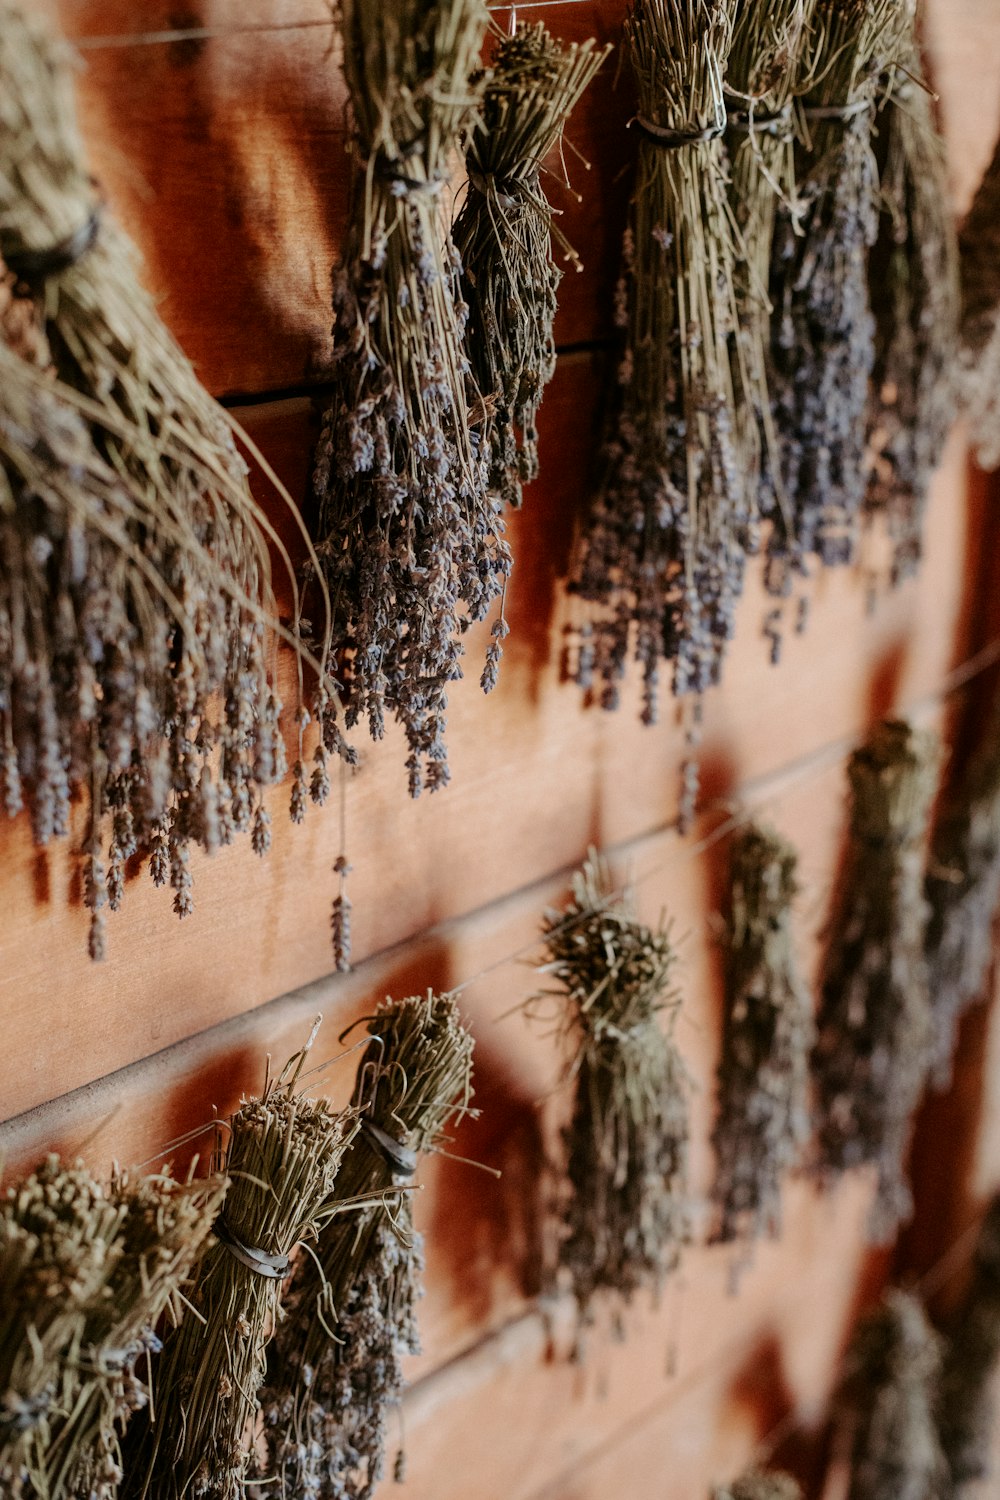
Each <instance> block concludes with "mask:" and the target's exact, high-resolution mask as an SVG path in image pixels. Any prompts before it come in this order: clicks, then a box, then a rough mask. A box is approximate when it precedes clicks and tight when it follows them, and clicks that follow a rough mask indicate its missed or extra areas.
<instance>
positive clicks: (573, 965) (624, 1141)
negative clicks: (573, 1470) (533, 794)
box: [535, 851, 690, 1315]
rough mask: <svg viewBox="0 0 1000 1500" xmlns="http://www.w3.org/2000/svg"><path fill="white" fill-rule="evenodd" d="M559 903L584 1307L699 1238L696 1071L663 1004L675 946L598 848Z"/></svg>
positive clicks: (562, 1020) (671, 998)
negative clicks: (694, 1235)
mask: <svg viewBox="0 0 1000 1500" xmlns="http://www.w3.org/2000/svg"><path fill="white" fill-rule="evenodd" d="M572 890H573V896H572V900H571V901H570V903H569V905H568V906H567V907H566V909H565V910H564V911H560V912H555V911H553V912H549V913H548V914H547V915H546V918H545V924H544V929H543V930H544V935H545V946H546V950H547V960H546V962H545V963H544V964H542V965H541V967H540V970H539V972H540V973H542V974H545V975H548V976H550V977H551V978H552V979H553V980H554V981H555V983H556V985H557V986H558V988H557V989H554V990H545V991H543V992H542V994H540V995H539V996H538V997H536V1002H535V1005H536V1006H537V1005H538V1003H540V1002H541V1001H542V1000H543V999H545V998H546V997H550V996H555V997H556V998H557V999H558V1002H559V1008H560V1015H559V1020H558V1029H559V1032H560V1034H561V1035H562V1036H563V1038H564V1040H565V1043H566V1046H567V1048H568V1049H569V1051H570V1053H571V1058H572V1060H571V1063H570V1065H569V1069H568V1076H569V1078H570V1080H571V1081H572V1083H573V1087H574V1100H573V1114H572V1118H571V1121H570V1124H569V1126H568V1127H567V1130H566V1132H565V1144H566V1177H567V1181H566V1191H565V1202H564V1204H563V1205H562V1213H563V1218H564V1233H563V1238H562V1242H561V1245H560V1250H559V1260H560V1265H561V1266H562V1267H563V1269H564V1270H565V1271H566V1273H567V1275H568V1279H569V1282H570V1285H571V1286H572V1289H573V1292H574V1294H575V1296H576V1299H577V1302H578V1304H579V1306H580V1309H581V1312H582V1313H583V1314H584V1315H586V1314H587V1313H588V1311H589V1309H590V1305H591V1302H592V1300H593V1298H594V1296H595V1294H596V1293H597V1292H601V1291H606V1292H611V1293H614V1294H615V1295H616V1296H617V1297H618V1298H620V1299H623V1300H625V1301H628V1300H629V1299H630V1298H631V1297H632V1295H633V1293H635V1292H636V1291H638V1290H639V1289H640V1288H642V1287H652V1288H653V1289H654V1290H656V1289H658V1288H659V1287H660V1286H661V1285H662V1283H663V1281H664V1279H665V1277H666V1276H667V1274H668V1273H669V1272H670V1271H671V1270H673V1269H674V1267H675V1266H676V1264H677V1262H678V1259H679V1257H680V1251H681V1247H682V1245H683V1244H684V1243H686V1241H687V1240H688V1238H689V1237H690V1226H689V1205H688V1192H687V1146H688V1132H689V1123H688V1094H689V1079H688V1075H687V1071H686V1069H685V1067H684V1064H683V1062H682V1060H681V1057H680V1054H679V1053H678V1051H677V1048H676V1045H675V1043H674V1041H673V1038H672V1036H671V1035H670V1034H669V1032H668V1031H664V1030H663V1029H661V1022H662V1020H663V1017H664V1014H666V1015H667V1016H668V1018H670V1019H672V1018H673V1017H674V1016H676V1013H677V1011H678V1008H679V1004H680V1002H679V999H678V996H677V993H676V991H675V989H674V988H673V980H672V975H673V969H674V964H675V962H676V953H675V950H674V945H673V943H672V941H671V938H670V933H669V931H668V930H667V929H666V928H665V927H660V928H659V929H653V928H650V927H646V926H645V925H644V924H643V923H641V922H638V921H637V920H636V919H635V916H634V914H633V912H632V908H631V903H630V902H629V901H628V900H627V899H625V898H622V897H619V896H616V894H615V889H614V885H613V882H612V879H611V875H610V871H609V870H608V867H607V865H606V864H605V862H604V861H603V860H602V859H600V858H599V857H598V855H597V854H596V853H595V852H594V851H591V854H590V857H589V858H588V860H587V862H586V864H585V865H584V866H583V869H582V870H581V871H580V872H579V873H578V874H577V875H575V876H574V878H573V886H572Z"/></svg>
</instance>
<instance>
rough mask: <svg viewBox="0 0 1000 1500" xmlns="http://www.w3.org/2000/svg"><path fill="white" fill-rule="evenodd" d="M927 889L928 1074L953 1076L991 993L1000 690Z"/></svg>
mask: <svg viewBox="0 0 1000 1500" xmlns="http://www.w3.org/2000/svg"><path fill="white" fill-rule="evenodd" d="M925 889H926V895H927V900H928V902H929V903H930V919H929V921H928V924H927V965H928V969H929V973H930V991H931V1004H932V1007H933V1020H934V1038H933V1050H932V1057H931V1081H932V1083H933V1085H934V1087H935V1088H938V1089H945V1088H947V1087H948V1084H949V1083H950V1081H951V1071H952V1059H953V1056H954V1052H955V1043H956V1040H957V1036H958V1026H959V1022H960V1021H961V1019H962V1017H963V1016H964V1015H965V1012H966V1011H967V1010H968V1009H969V1007H970V1005H973V1004H975V1002H976V1001H977V1000H979V999H981V998H984V997H985V995H986V988H987V987H986V980H987V976H988V975H989V972H990V967H991V965H992V963H993V928H994V922H995V919H996V915H997V910H998V908H1000V695H998V696H997V698H996V699H995V701H994V703H993V706H992V708H991V709H990V712H989V715H988V717H987V720H986V727H985V731H984V733H983V735H982V738H981V740H980V742H979V745H978V746H977V748H976V750H975V753H974V754H973V756H972V759H971V761H970V763H969V765H968V767H967V768H966V770H965V772H964V774H963V776H962V777H961V779H960V781H959V782H958V784H957V786H954V787H951V788H949V791H948V793H947V794H946V797H945V802H944V808H943V811H942V813H941V816H940V818H939V819H938V822H937V824H936V826H935V829H934V835H933V838H932V840H931V856H930V860H929V862H928V870H927V880H926V887H925Z"/></svg>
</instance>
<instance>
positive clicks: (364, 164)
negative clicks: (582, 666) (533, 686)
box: [315, 0, 510, 796]
mask: <svg viewBox="0 0 1000 1500" xmlns="http://www.w3.org/2000/svg"><path fill="white" fill-rule="evenodd" d="M339 9H340V17H341V24H342V29H343V35H344V72H345V76H346V79H347V85H348V90H349V93H350V101H351V110H352V115H353V122H354V134H355V145H356V150H357V155H358V159H359V166H358V169H357V171H356V173H355V179H354V199H353V211H352V217H351V223H350V226H349V229H348V233H347V239H346V243H345V246H344V252H343V258H342V261H341V264H340V266H339V268H338V270H337V272H336V275H335V277H334V311H335V324H334V366H333V393H332V401H331V404H330V407H329V409H328V411H327V415H326V418H325V422H324V426H323V433H322V437H321V440H320V444H319V449H318V453H317V458H316V470H315V488H316V493H317V499H318V517H317V525H316V537H317V551H318V552H319V554H320V559H321V566H322V569H323V572H324V574H325V576H326V578H327V579H328V581H329V586H330V593H331V597H332V606H333V616H334V642H335V645H336V647H337V650H338V653H339V661H340V670H341V672H342V674H344V675H345V677H346V681H347V683H348V688H349V703H348V712H347V719H348V723H349V724H353V723H354V722H355V721H356V720H357V719H359V718H361V717H367V720H368V724H369V728H370V730H371V733H372V735H373V737H374V738H376V739H379V738H381V736H382V734H383V731H384V723H385V715H386V711H388V712H390V713H392V714H394V715H395V717H396V718H397V719H398V720H399V722H400V723H401V724H402V725H403V727H404V729H405V731H406V738H407V744H408V746H409V752H410V753H409V757H408V760H407V769H408V773H409V784H410V792H411V794H412V795H413V796H417V795H418V793H419V792H420V790H421V788H422V786H424V785H425V784H426V785H427V786H428V787H429V788H430V789H431V790H434V789H436V788H437V787H440V786H443V785H444V784H445V783H446V782H447V780H448V765H447V751H446V748H445V744H444V729H445V710H446V708H447V692H448V684H449V683H450V682H453V681H455V680H456V679H457V678H459V677H461V675H462V673H461V665H460V663H461V657H462V653H463V646H462V637H463V634H464V632H465V630H466V628H467V626H468V624H469V622H470V621H471V620H481V619H483V618H484V617H485V616H486V614H487V613H488V611H489V608H490V606H491V604H492V603H493V601H494V600H496V599H497V597H498V596H499V595H500V594H501V593H502V591H503V587H504V584H505V581H506V578H507V575H508V573H509V572H510V552H509V549H508V546H507V543H506V542H505V541H504V540H503V529H504V528H503V520H502V514H501V512H502V505H501V502H500V500H499V498H498V497H497V496H495V495H492V494H491V493H490V491H489V485H488V478H489V474H488V470H489V463H488V456H487V451H486V443H485V437H484V431H483V422H484V420H485V408H484V407H483V405H482V401H481V400H480V398H479V397H478V394H477V392H476V390H475V383H474V381H473V380H472V378H471V372H470V369H469V362H468V358H467V356H466V354H465V352H464V347H463V344H464V332H465V324H466V318H467V316H468V309H467V307H466V305H465V303H464V302H463V300H462V294H461V288H460V272H461V266H460V264H459V259H458V254H457V251H456V250H455V246H454V244H453V243H452V241H451V239H450V238H449V236H448V234H447V230H446V227H445V224H444V220H443V217H442V215H443V207H442V195H443V190H444V189H445V187H446V184H447V179H448V170H449V160H450V156H451V153H452V151H453V150H454V149H455V148H456V147H458V146H460V145H462V144H464V141H465V138H466V136H467V134H468V132H469V130H470V129H471V127H472V124H473V121H474V118H475V111H476V107H477V105H478V103H479V98H480V95H481V91H482V86H483V85H482V81H480V82H479V83H478V84H475V83H473V82H472V81H471V75H472V72H473V69H474V68H476V67H477V66H478V62H479V51H480V47H481V45H482V41H483V36H484V33H485V29H486V23H487V12H486V9H485V7H484V6H483V4H482V0H402V3H400V4H394V5H385V4H384V3H383V0H341V4H340V7H339ZM505 633H506V625H505V622H504V621H503V619H502V617H501V618H500V619H499V620H497V621H496V623H495V625H494V627H493V644H492V648H491V651H490V663H491V664H492V667H491V670H490V671H488V672H487V674H485V685H486V686H489V683H490V681H491V679H492V677H494V676H495V669H496V664H497V660H498V658H499V644H500V641H501V639H502V638H503V635H504V634H505Z"/></svg>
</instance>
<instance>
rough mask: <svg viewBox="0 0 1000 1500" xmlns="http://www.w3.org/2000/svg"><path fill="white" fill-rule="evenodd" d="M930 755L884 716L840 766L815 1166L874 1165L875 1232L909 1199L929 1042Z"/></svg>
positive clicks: (906, 1210)
mask: <svg viewBox="0 0 1000 1500" xmlns="http://www.w3.org/2000/svg"><path fill="white" fill-rule="evenodd" d="M938 758H939V755H938V741H937V738H936V736H934V735H932V734H930V733H927V732H921V731H918V730H915V729H912V728H911V727H910V726H909V725H908V724H904V723H898V722H893V721H887V722H885V723H883V724H880V725H879V726H878V728H877V729H876V730H875V731H874V733H873V734H872V735H871V736H870V738H869V739H868V741H867V742H866V743H865V744H864V745H863V746H862V747H861V748H860V749H858V750H856V751H855V752H854V754H853V755H852V756H851V760H850V763H849V766H848V777H849V780H850V786H851V821H850V838H849V843H848V848H847V851H846V856H845V860H844V868H843V878H842V884H841V890H840V895H839V901H838V906H837V910H836V913H835V916H834V919H833V925H832V928H831V932H830V936H829V942H828V947H827V952H826V957H825V960H824V965H823V974H822V985H821V994H820V1010H819V1019H818V1041H817V1044H816V1048H815V1053H814V1060H813V1066H814V1074H815V1080H816V1091H817V1110H818V1120H817V1126H818V1135H819V1164H820V1167H821V1169H822V1170H823V1171H824V1172H825V1173H831V1174H836V1173H840V1172H844V1171H847V1170H849V1169H850V1168H852V1167H858V1166H862V1165H865V1164H869V1165H872V1166H874V1167H875V1168H876V1170H877V1176H878V1192H877V1195H876V1200H875V1204H874V1207H873V1210H872V1219H871V1234H872V1237H873V1239H874V1240H875V1241H877V1242H884V1241H887V1240H889V1239H891V1238H892V1236H893V1235H894V1233H895V1231H896V1228H897V1226H898V1225H899V1224H900V1223H901V1222H903V1221H905V1220H906V1219H907V1218H908V1217H909V1214H910V1212H911V1211H912V1199H911V1195H910V1189H909V1185H908V1183H907V1180H906V1170H905V1158H906V1153H907V1149H908V1146H909V1140H910V1132H911V1122H912V1117H913V1112H914V1110H915V1108H916V1106H917V1104H918V1102H919V1099H920V1096H921V1093H922V1091H923V1086H924V1081H925V1078H926V1074H927V1063H928V1056H929V1050H930V1045H931V997H930V991H929V988H928V974H927V964H926V960H925V957H924V938H925V933H926V927H927V917H928V908H927V902H926V900H925V898H924V890H923V879H924V858H925V847H926V834H927V825H928V818H929V813H930V806H931V801H932V799H933V796H934V792H935V788H936V783H937V769H938Z"/></svg>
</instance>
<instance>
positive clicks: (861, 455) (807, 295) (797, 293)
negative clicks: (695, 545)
mask: <svg viewBox="0 0 1000 1500" xmlns="http://www.w3.org/2000/svg"><path fill="white" fill-rule="evenodd" d="M908 7H909V0H817V3H816V6H815V10H814V12H813V19H812V31H811V37H812V44H811V56H810V60H809V63H808V67H807V71H808V75H809V77H810V78H811V79H812V80H813V82H812V84H811V86H810V88H809V89H808V91H807V92H806V94H805V96H804V98H803V101H802V109H801V112H800V118H801V120H802V121H803V123H804V125H805V127H806V132H807V135H806V141H805V142H804V144H802V145H801V147H800V151H799V167H798V174H799V183H800V202H799V204H798V205H797V206H796V211H795V212H793V211H792V210H791V209H789V208H786V207H780V206H779V212H778V223H777V227H776V231H775V237H774V253H773V259H772V274H771V287H772V300H773V303H774V332H773V338H772V346H771V352H772V378H771V394H772V397H773V403H774V417H775V422H776V424H777V427H778V430H779V433H780V438H781V447H782V470H781V476H780V480H781V486H782V490H783V495H784V502H785V503H784V507H783V509H779V510H778V511H777V512H776V514H775V517H774V520H775V524H774V527H773V529H772V532H771V536H770V540H769V544H768V585H769V588H770V589H771V591H772V593H774V594H776V595H778V596H779V597H781V596H785V595H787V594H789V593H790V592H791V591H792V589H793V587H794V586H795V581H796V578H797V577H800V576H804V575H806V574H807V572H808V567H809V560H810V558H811V557H813V556H815V557H818V558H819V560H820V562H821V563H822V564H823V565H825V566H828V567H830V566H835V565H838V564H844V563H848V562H850V561H851V560H852V559H853V556H854V549H855V542H856V538H857V532H858V523H859V520H860V517H861V514H862V510H863V506H864V500H865V491H866V470H865V447H866V435H867V433H866V418H867V412H868V394H869V382H870V378H871V374H872V369H873V365H874V359H875V344H874V320H873V318H872V312H871V306H870V301H869V293H868V257H869V251H870V249H871V246H872V245H873V243H874V241H875V237H876V234H877V231H878V172H877V168H876V162H875V156H874V153H873V151H872V129H873V118H874V107H875V102H876V98H877V96H878V91H879V80H880V78H882V77H883V76H884V75H885V74H886V73H887V71H888V70H889V69H890V68H891V67H892V66H893V65H894V64H895V63H896V62H897V61H898V60H899V58H900V37H901V34H902V31H903V28H904V24H905V22H906V19H907V16H908Z"/></svg>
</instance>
